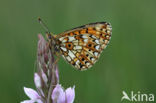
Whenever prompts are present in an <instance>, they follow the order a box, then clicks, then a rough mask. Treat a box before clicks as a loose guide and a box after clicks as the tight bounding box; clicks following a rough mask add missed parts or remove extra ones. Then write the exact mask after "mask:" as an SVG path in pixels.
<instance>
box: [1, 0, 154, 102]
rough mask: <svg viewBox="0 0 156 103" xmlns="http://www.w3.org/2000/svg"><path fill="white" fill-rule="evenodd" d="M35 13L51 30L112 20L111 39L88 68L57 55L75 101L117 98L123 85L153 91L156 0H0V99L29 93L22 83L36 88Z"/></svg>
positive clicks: (37, 26) (62, 79)
mask: <svg viewBox="0 0 156 103" xmlns="http://www.w3.org/2000/svg"><path fill="white" fill-rule="evenodd" d="M39 16H40V17H41V18H42V19H43V20H44V21H45V22H46V24H47V26H48V27H49V29H50V31H51V32H53V33H55V34H58V33H61V32H63V31H65V30H68V29H70V28H73V27H77V26H81V25H83V24H87V23H91V22H97V21H107V22H110V23H111V24H112V30H113V31H112V32H113V35H112V39H111V42H110V44H109V46H108V47H107V49H105V50H104V52H103V53H102V55H101V57H100V59H99V61H98V62H97V63H96V64H95V65H94V66H93V67H92V68H91V69H90V70H88V71H84V72H81V71H77V70H75V69H73V67H71V66H70V65H69V64H67V63H64V62H65V61H64V60H63V59H62V58H61V60H60V61H59V71H60V83H61V84H62V85H63V86H64V87H65V88H67V87H69V86H73V85H75V86H76V88H75V89H76V90H75V91H76V98H75V103H121V97H122V91H123V90H124V91H126V92H127V93H128V94H129V93H130V92H131V91H134V92H136V93H137V92H138V91H140V92H141V93H146V94H149V93H153V94H155V95H156V80H155V79H156V29H155V28H156V1H155V0H1V1H0V103H19V102H20V101H22V100H25V99H28V97H27V96H26V95H25V94H24V91H23V87H24V86H26V87H31V88H34V89H35V86H34V83H33V73H34V64H35V60H36V51H37V40H38V38H37V34H38V33H42V34H43V35H44V29H43V28H42V27H41V25H40V24H39V23H38V21H37V18H38V17H39ZM44 36H45V35H44ZM155 101H156V100H155ZM123 102H124V103H133V102H128V101H127V100H124V101H123Z"/></svg>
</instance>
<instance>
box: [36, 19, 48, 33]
mask: <svg viewBox="0 0 156 103" xmlns="http://www.w3.org/2000/svg"><path fill="white" fill-rule="evenodd" d="M38 21H39V23H40V24H41V25H42V27H43V28H44V29H45V31H46V33H50V32H49V29H48V27H47V26H46V25H45V23H44V22H43V21H42V19H41V18H40V17H39V18H38Z"/></svg>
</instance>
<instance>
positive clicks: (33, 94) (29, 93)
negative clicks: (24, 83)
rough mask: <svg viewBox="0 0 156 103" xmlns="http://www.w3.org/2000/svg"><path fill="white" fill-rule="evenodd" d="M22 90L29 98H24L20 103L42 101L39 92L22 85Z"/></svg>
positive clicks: (38, 102) (39, 102)
mask: <svg viewBox="0 0 156 103" xmlns="http://www.w3.org/2000/svg"><path fill="white" fill-rule="evenodd" d="M24 92H25V94H26V95H27V96H28V97H29V98H30V100H24V101H22V102H21V103H35V102H37V103H43V102H42V101H41V97H40V96H39V94H38V93H37V92H36V91H35V90H33V89H31V88H26V87H24Z"/></svg>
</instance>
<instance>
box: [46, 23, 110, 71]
mask: <svg viewBox="0 0 156 103" xmlns="http://www.w3.org/2000/svg"><path fill="white" fill-rule="evenodd" d="M111 35H112V27H111V24H110V23H107V22H96V23H90V24H86V25H83V26H79V27H76V28H73V29H71V30H67V31H65V32H63V33H60V34H58V35H51V34H50V33H48V39H49V44H50V48H53V49H52V51H53V52H54V53H60V54H61V55H62V57H63V58H64V59H65V60H66V61H67V62H68V63H69V64H71V65H73V66H74V67H75V68H76V69H78V70H81V71H83V70H87V69H89V68H90V67H92V66H93V65H94V64H95V63H96V61H97V60H98V59H99V57H100V54H101V53H102V51H103V49H105V48H106V47H107V45H108V43H109V41H110V39H111Z"/></svg>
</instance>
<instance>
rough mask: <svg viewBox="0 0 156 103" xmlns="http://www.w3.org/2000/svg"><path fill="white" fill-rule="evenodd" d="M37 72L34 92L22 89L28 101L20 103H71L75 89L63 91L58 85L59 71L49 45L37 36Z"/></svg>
mask: <svg viewBox="0 0 156 103" xmlns="http://www.w3.org/2000/svg"><path fill="white" fill-rule="evenodd" d="M38 37H39V41H38V50H37V71H36V73H34V83H35V86H36V91H35V90H33V89H31V88H26V87H24V92H25V94H26V95H27V96H28V97H29V98H30V100H25V101H22V102H21V103H73V101H74V98H75V87H73V88H68V89H66V90H65V91H64V89H63V88H62V87H61V85H60V84H59V71H58V66H57V64H56V63H55V58H54V55H53V54H52V52H51V49H50V48H49V43H48V42H47V41H46V40H45V39H44V38H43V36H42V35H40V34H39V35H38Z"/></svg>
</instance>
